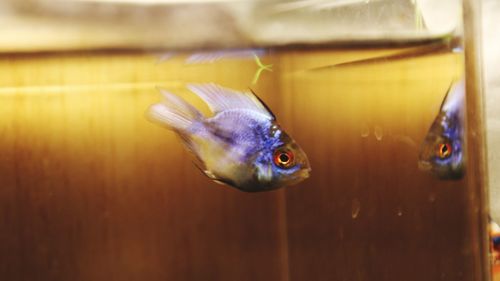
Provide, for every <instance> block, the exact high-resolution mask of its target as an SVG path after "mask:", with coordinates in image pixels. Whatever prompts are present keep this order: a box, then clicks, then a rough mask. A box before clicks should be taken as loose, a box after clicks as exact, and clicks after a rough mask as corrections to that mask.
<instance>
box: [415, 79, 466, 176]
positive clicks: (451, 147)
mask: <svg viewBox="0 0 500 281" xmlns="http://www.w3.org/2000/svg"><path fill="white" fill-rule="evenodd" d="M464 114H465V81H464V80H463V79H461V80H458V81H456V82H453V83H452V84H451V85H450V87H449V89H448V91H447V93H446V96H445V98H444V100H443V102H442V104H441V107H440V110H439V113H438V115H437V116H436V118H435V119H434V121H433V123H432V125H431V127H430V129H429V130H428V132H427V135H426V136H425V139H424V141H423V142H422V145H421V147H420V151H419V160H418V167H419V168H420V169H421V170H423V171H428V172H430V173H431V174H433V175H435V176H436V177H437V178H439V179H444V180H459V179H461V178H462V177H463V176H464V174H465V160H466V159H465V155H464Z"/></svg>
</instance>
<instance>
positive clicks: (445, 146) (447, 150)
mask: <svg viewBox="0 0 500 281" xmlns="http://www.w3.org/2000/svg"><path fill="white" fill-rule="evenodd" d="M452 152H453V148H452V147H451V145H450V143H448V142H445V143H441V144H439V146H438V151H437V156H438V157H439V158H441V159H446V158H448V157H450V156H451V153H452Z"/></svg>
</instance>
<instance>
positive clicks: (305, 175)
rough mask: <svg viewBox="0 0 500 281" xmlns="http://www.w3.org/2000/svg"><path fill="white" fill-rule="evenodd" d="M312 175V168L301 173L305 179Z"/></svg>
mask: <svg viewBox="0 0 500 281" xmlns="http://www.w3.org/2000/svg"><path fill="white" fill-rule="evenodd" d="M310 174H311V168H307V169H303V170H302V171H300V177H301V178H303V179H305V178H308V177H309V175H310Z"/></svg>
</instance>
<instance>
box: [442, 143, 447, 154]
mask: <svg viewBox="0 0 500 281" xmlns="http://www.w3.org/2000/svg"><path fill="white" fill-rule="evenodd" d="M446 152H448V146H447V145H443V148H441V153H443V154H446Z"/></svg>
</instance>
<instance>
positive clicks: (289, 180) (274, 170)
mask: <svg viewBox="0 0 500 281" xmlns="http://www.w3.org/2000/svg"><path fill="white" fill-rule="evenodd" d="M188 89H190V90H191V91H192V92H194V93H195V94H196V95H198V97H200V98H201V99H202V100H203V101H204V102H206V103H207V104H208V106H209V108H210V110H211V111H212V112H213V116H212V117H209V118H207V117H205V116H203V115H202V114H201V113H200V112H199V111H198V110H197V109H196V108H194V107H193V106H192V105H190V104H188V103H187V102H186V101H184V100H183V99H181V98H180V97H178V96H176V95H174V94H171V93H169V92H167V91H165V90H161V93H162V94H163V97H164V100H163V102H161V103H157V104H154V105H152V106H151V107H150V108H149V117H150V119H151V120H152V121H154V122H156V123H159V124H161V125H163V126H165V127H167V128H168V129H171V130H173V131H174V132H176V133H177V134H178V135H179V136H180V137H181V139H182V140H183V141H184V144H185V145H186V147H187V148H188V149H189V150H190V151H191V152H192V153H193V154H194V155H195V156H196V157H197V159H198V162H199V168H200V169H201V170H202V171H203V172H204V173H205V174H206V175H207V176H208V177H209V178H211V179H213V180H214V181H216V182H219V183H223V184H227V185H230V186H233V187H235V188H237V189H239V190H242V191H247V192H257V191H267V190H272V189H277V188H280V187H283V186H285V185H290V184H294V183H297V182H300V181H302V180H304V179H305V178H307V177H308V176H309V172H310V170H311V168H310V166H309V161H308V159H307V156H306V154H305V153H304V151H303V150H302V149H301V148H300V147H299V146H298V145H297V144H296V143H295V141H294V140H293V139H292V138H291V137H290V136H289V135H287V133H286V132H285V131H283V130H282V128H281V127H280V126H279V125H278V123H277V122H276V118H275V116H274V115H273V114H272V113H271V111H270V110H269V108H268V107H267V106H266V105H265V104H264V103H263V102H262V101H261V100H260V99H259V98H258V97H257V96H256V95H255V94H253V93H246V92H237V91H233V90H230V89H226V88H222V87H220V86H218V85H215V84H199V85H195V84H191V85H188Z"/></svg>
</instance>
